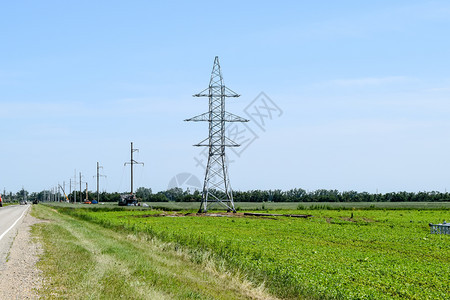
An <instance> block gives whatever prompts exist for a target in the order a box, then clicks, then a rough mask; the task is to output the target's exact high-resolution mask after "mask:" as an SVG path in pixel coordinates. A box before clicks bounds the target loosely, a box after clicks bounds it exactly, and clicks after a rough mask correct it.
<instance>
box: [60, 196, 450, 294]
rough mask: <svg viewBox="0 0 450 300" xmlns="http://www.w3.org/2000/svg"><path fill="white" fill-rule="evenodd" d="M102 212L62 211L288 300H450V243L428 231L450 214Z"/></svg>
mask: <svg viewBox="0 0 450 300" xmlns="http://www.w3.org/2000/svg"><path fill="white" fill-rule="evenodd" d="M414 204H415V203H414ZM238 205H239V204H237V206H238ZM258 205H262V204H258ZM297 206H298V203H297ZM77 207H80V206H77ZM96 207H98V208H97V209H94V210H93V209H73V208H70V207H65V208H64V207H60V208H59V211H61V212H64V213H67V214H70V215H72V216H76V217H78V218H81V219H83V220H86V221H90V222H94V223H97V224H100V225H102V226H104V227H107V228H113V229H116V230H117V229H120V230H125V231H131V232H134V233H135V234H139V233H143V234H146V235H150V236H153V237H155V238H158V239H159V240H162V241H165V242H170V243H172V244H173V247H174V248H180V247H183V248H185V249H189V250H190V252H191V253H192V254H193V256H192V257H193V258H192V259H193V260H194V261H196V260H197V262H201V260H202V259H203V258H204V257H205V255H206V254H208V255H209V256H208V257H213V258H215V259H216V261H224V262H225V264H226V266H227V268H228V269H229V270H231V271H233V272H244V273H245V274H246V275H247V278H248V279H249V280H250V281H252V282H254V283H255V284H258V283H264V284H265V285H266V287H267V288H268V290H269V291H270V292H271V293H273V294H274V295H276V296H278V297H281V298H313V299H323V298H330V299H334V298H336V299H448V287H449V286H450V279H449V277H448V270H450V239H449V238H450V236H448V235H445V236H444V235H432V234H430V233H429V226H428V223H430V222H431V223H438V222H442V221H444V220H450V211H449V210H448V208H447V209H445V208H444V209H436V208H434V209H423V208H422V209H413V207H406V208H405V207H403V206H400V207H396V209H368V210H361V209H357V208H354V209H351V207H352V206H349V208H350V209H342V210H340V209H334V210H330V209H324V210H320V209H313V210H307V209H302V210H277V211H275V213H293V214H311V215H313V217H311V218H307V219H303V218H288V217H264V218H262V217H242V216H240V215H239V216H238V215H237V216H234V217H233V216H230V217H206V216H184V215H183V214H181V213H180V212H179V213H178V214H177V215H176V216H175V215H174V217H170V216H171V213H165V214H166V216H160V214H161V213H162V211H159V210H147V211H133V210H120V211H109V210H108V209H107V208H106V207H105V208H104V209H101V207H102V206H96ZM369 207H370V206H369ZM438 207H439V206H438ZM89 208H91V206H89ZM99 208H100V209H99ZM267 208H268V207H265V209H267ZM277 208H280V207H277ZM281 208H284V207H281ZM316 208H317V207H316ZM401 208H404V209H401ZM258 209H261V208H258ZM167 214H168V216H167ZM205 253H206V254H205Z"/></svg>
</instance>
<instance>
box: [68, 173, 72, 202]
mask: <svg viewBox="0 0 450 300" xmlns="http://www.w3.org/2000/svg"><path fill="white" fill-rule="evenodd" d="M71 194H72V178H70V179H69V197H70V195H71ZM69 201H70V199H69Z"/></svg>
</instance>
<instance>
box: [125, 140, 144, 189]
mask: <svg viewBox="0 0 450 300" xmlns="http://www.w3.org/2000/svg"><path fill="white" fill-rule="evenodd" d="M134 152H139V149H133V142H131V159H130V162H126V163H125V164H124V166H125V165H131V194H133V165H136V164H139V165H144V163H142V162H137V161H135V160H134V159H133V153H134Z"/></svg>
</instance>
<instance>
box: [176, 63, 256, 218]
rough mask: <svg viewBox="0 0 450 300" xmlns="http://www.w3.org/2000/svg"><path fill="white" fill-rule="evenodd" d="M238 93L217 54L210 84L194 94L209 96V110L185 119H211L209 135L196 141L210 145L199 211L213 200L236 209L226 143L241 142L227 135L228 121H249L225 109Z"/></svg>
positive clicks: (228, 145)
mask: <svg viewBox="0 0 450 300" xmlns="http://www.w3.org/2000/svg"><path fill="white" fill-rule="evenodd" d="M239 96H240V95H238V94H236V93H235V92H233V91H232V90H230V89H229V88H227V87H225V85H224V83H223V78H222V73H221V71H220V64H219V57H218V56H216V57H215V59H214V66H213V69H212V72H211V79H210V81H209V86H208V88H206V89H205V90H203V91H201V92H200V93H198V94H195V95H194V97H208V98H209V111H208V112H206V113H204V114H201V115H198V116H196V117H193V118H190V119H187V120H185V121H193V122H199V121H204V122H209V136H208V137H207V138H206V139H204V140H203V141H201V142H200V143H198V144H196V145H194V146H197V147H202V146H204V147H208V148H209V153H208V163H207V165H206V172H205V181H204V183H203V193H202V203H201V204H200V209H199V212H207V211H208V208H209V207H210V205H211V204H213V203H219V204H221V205H222V206H224V207H225V208H226V209H227V211H233V212H236V209H235V208H234V202H233V192H232V190H231V185H230V178H229V177H228V164H227V160H226V158H225V147H239V145H238V144H237V143H235V142H233V141H232V140H230V139H229V138H228V137H226V136H225V122H248V120H246V119H244V118H241V117H239V116H236V115H233V114H231V113H229V112H227V111H225V98H226V97H235V98H236V97H239Z"/></svg>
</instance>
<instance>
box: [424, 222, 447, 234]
mask: <svg viewBox="0 0 450 300" xmlns="http://www.w3.org/2000/svg"><path fill="white" fill-rule="evenodd" d="M429 225H430V233H434V234H450V223H447V222H445V221H444V223H442V224H431V223H430V224H429Z"/></svg>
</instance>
